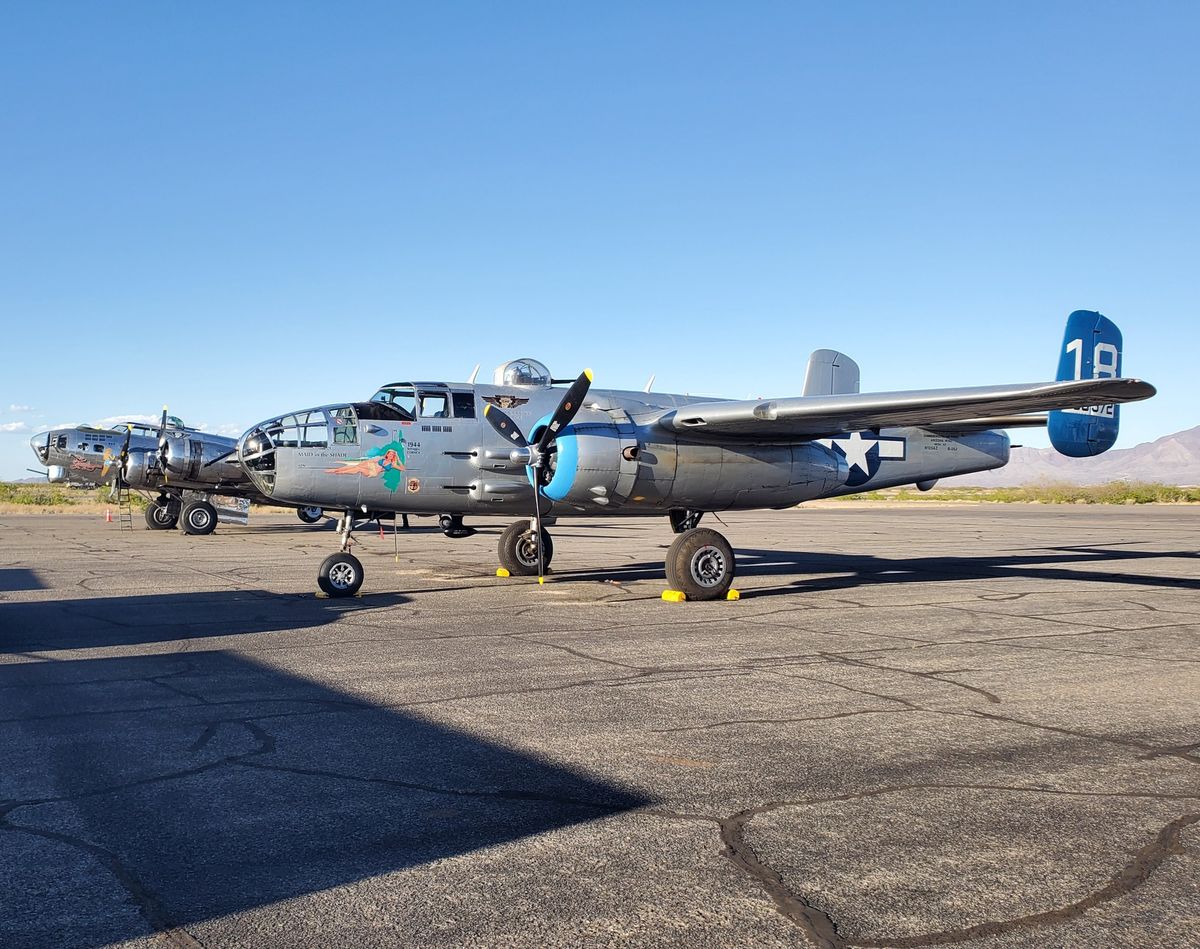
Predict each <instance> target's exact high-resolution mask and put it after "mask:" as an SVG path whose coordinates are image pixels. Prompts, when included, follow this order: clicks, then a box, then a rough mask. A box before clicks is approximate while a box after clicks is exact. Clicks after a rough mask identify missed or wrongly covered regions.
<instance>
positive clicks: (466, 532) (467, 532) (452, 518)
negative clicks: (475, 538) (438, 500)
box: [438, 514, 475, 540]
mask: <svg viewBox="0 0 1200 949" xmlns="http://www.w3.org/2000/svg"><path fill="white" fill-rule="evenodd" d="M438 527H440V528H441V530H442V533H443V534H445V535H446V536H447V537H450V538H453V539H455V540H457V539H458V538H460V537H470V536H471V535H472V534H474V533H475V528H474V527H467V526H466V525H465V524H464V523H463V519H462V515H461V514H443V515H441V516H440V517H439V518H438Z"/></svg>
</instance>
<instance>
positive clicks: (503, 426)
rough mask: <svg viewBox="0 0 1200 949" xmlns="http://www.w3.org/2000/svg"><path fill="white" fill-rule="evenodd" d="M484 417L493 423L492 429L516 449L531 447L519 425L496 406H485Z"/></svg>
mask: <svg viewBox="0 0 1200 949" xmlns="http://www.w3.org/2000/svg"><path fill="white" fill-rule="evenodd" d="M483 417H484V418H485V419H487V420H488V422H490V423H491V426H492V428H494V429H495V430H496V431H497V432H499V433H500V434H501V435H503V436H504V437H505V438H506V439H508V440H509V441H510V442H511V443H512V444H513V445H514V446H515V447H516V448H528V447H529V440H528V439H526V437H525V434H524V433H523V432H522V431H521V429H520V428H519V427H518V426H517V423H516V422H514V421H513V420H512V419H510V418H509V417H508V415H507V414H505V413H504V412H503V411H502V410H500V409H498V408H496V406H494V405H492V404H491V403H489V404H487V405H485V406H484V407H483Z"/></svg>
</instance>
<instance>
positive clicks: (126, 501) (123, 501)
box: [117, 487, 133, 533]
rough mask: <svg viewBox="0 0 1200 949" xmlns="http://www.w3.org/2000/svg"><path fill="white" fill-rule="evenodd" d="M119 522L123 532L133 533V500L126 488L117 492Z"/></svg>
mask: <svg viewBox="0 0 1200 949" xmlns="http://www.w3.org/2000/svg"><path fill="white" fill-rule="evenodd" d="M117 521H118V522H119V523H120V525H121V530H123V531H129V532H131V533H132V532H133V499H132V498H131V497H130V492H129V489H128V488H125V487H122V488H120V489H119V490H118V491H117Z"/></svg>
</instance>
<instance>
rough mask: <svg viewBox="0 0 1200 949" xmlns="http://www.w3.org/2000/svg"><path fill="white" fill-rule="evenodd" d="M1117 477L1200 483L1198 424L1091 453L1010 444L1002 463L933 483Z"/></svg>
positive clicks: (997, 484)
mask: <svg viewBox="0 0 1200 949" xmlns="http://www.w3.org/2000/svg"><path fill="white" fill-rule="evenodd" d="M1014 434H1017V433H1014ZM1122 480H1124V481H1157V482H1161V483H1162V484H1174V485H1200V425H1197V426H1196V427H1195V428H1189V429H1188V430H1187V431H1186V432H1176V433H1175V434H1174V435H1164V436H1163V437H1162V438H1160V439H1158V440H1157V441H1153V442H1143V443H1142V444H1141V445H1135V446H1134V447H1133V448H1119V449H1114V450H1113V451H1108V452H1105V453H1104V454H1103V455H1099V456H1097V457H1095V458H1067V457H1066V456H1065V455H1060V454H1059V453H1058V452H1056V451H1055V450H1054V449H1053V448H1014V449H1013V453H1012V460H1010V461H1009V463H1008V464H1007V465H1005V466H1004V467H1003V468H998V469H996V470H995V471H981V472H979V473H978V474H969V475H960V476H958V477H957V478H943V479H942V480H941V481H939V482H938V485H939V486H946V487H953V486H955V485H978V486H980V487H986V488H1015V487H1021V486H1022V485H1029V484H1046V483H1050V482H1056V483H1058V484H1105V483H1107V482H1109V481H1122Z"/></svg>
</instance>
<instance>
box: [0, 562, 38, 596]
mask: <svg viewBox="0 0 1200 949" xmlns="http://www.w3.org/2000/svg"><path fill="white" fill-rule="evenodd" d="M44 589H46V584H44V583H42V579H41V577H39V576H38V575H37V574H36V573H35V572H34V571H32V570H30V569H28V568H27V567H3V568H0V593H15V592H17V591H18V590H44Z"/></svg>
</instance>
